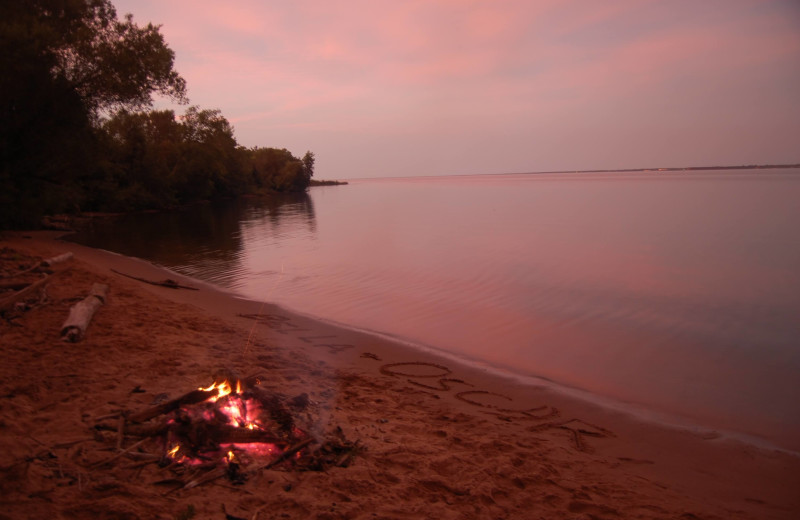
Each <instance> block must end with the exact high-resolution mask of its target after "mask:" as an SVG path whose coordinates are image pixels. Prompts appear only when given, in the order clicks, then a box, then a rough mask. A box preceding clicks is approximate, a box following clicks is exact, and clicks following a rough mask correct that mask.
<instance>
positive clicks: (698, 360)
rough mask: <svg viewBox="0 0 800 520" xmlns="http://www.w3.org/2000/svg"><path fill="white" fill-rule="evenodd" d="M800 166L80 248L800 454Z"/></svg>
mask: <svg viewBox="0 0 800 520" xmlns="http://www.w3.org/2000/svg"><path fill="white" fill-rule="evenodd" d="M797 200H800V171H798V170H787V171H769V172H755V171H750V172H748V171H736V172H716V173H714V172H712V173H705V172H703V173H663V174H661V173H659V174H630V173H626V174H602V175H598V174H590V175H587V174H575V175H572V174H569V175H501V176H477V177H450V178H408V179H381V180H364V181H356V182H352V183H351V184H350V185H348V186H341V187H324V188H314V189H312V190H311V192H310V195H308V196H301V197H295V198H290V199H285V198H283V199H275V200H272V201H269V202H266V203H260V202H259V203H256V202H254V201H251V202H243V203H232V204H226V205H222V206H203V207H198V208H194V209H193V210H192V211H190V212H185V213H182V214H157V215H140V216H136V217H130V220H129V219H127V218H126V219H121V220H120V221H118V222H114V223H113V224H112V225H111V227H109V228H108V229H103V228H102V227H99V228H98V229H97V231H96V233H95V234H94V235H93V236H91V237H88V238H87V237H84V240H88V241H89V243H90V244H93V245H98V246H100V247H104V248H106V249H112V250H115V251H119V252H122V253H124V254H129V255H133V256H140V257H144V258H148V259H150V260H153V261H155V262H157V263H159V264H163V265H167V266H169V267H171V268H173V269H175V270H177V271H179V272H182V273H185V274H189V275H191V276H195V277H198V278H202V279H205V280H208V281H211V282H214V283H217V284H220V285H223V286H225V287H228V288H230V289H232V290H234V291H236V292H238V293H240V294H242V295H244V296H247V297H250V298H254V299H257V300H269V301H274V302H276V303H279V304H281V305H285V306H287V307H290V308H293V309H296V310H299V311H301V312H305V313H308V314H312V315H316V316H321V317H325V318H329V319H332V320H335V321H339V322H341V323H346V324H351V325H354V326H357V327H361V328H365V329H371V330H376V331H382V332H387V333H390V334H394V335H397V336H401V337H404V338H408V339H411V340H414V341H417V342H420V343H423V344H427V345H432V346H435V347H437V348H441V349H444V350H449V351H451V352H454V353H458V354H461V355H465V356H468V357H472V358H476V359H480V360H483V361H486V362H488V363H491V364H493V365H495V366H501V367H508V368H511V369H513V370H515V371H519V372H523V373H526V374H535V375H539V376H544V377H548V378H551V379H553V380H556V381H559V382H562V383H565V384H569V385H573V386H576V387H580V388H584V389H587V390H590V391H592V392H596V393H598V394H602V395H606V396H610V397H613V398H617V399H621V400H623V401H628V402H636V403H641V404H644V405H646V406H648V407H652V408H655V409H658V410H662V411H666V412H670V413H676V414H681V415H683V416H685V417H689V418H692V419H697V420H700V421H701V422H702V423H704V424H709V425H711V426H714V427H718V428H726V429H733V430H738V431H743V432H748V433H754V434H758V435H763V436H766V437H769V438H770V439H773V440H777V442H779V443H780V444H782V445H783V446H790V447H792V448H793V449H795V450H798V451H800V414H798V413H797V403H798V402H800V380H798V378H797V374H798V373H799V372H800V341H799V338H800V320H798V316H800V269H798V266H800V232H798V228H797V223H798V222H800V206H798V204H797Z"/></svg>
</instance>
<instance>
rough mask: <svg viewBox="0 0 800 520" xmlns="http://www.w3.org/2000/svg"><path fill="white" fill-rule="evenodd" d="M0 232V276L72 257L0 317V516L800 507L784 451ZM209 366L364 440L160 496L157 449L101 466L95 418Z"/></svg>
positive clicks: (799, 483)
mask: <svg viewBox="0 0 800 520" xmlns="http://www.w3.org/2000/svg"><path fill="white" fill-rule="evenodd" d="M1 238H2V239H1V240H0V248H1V249H2V254H0V257H2V259H3V261H2V265H1V266H0V267H2V268H3V269H4V270H5V273H3V272H0V276H3V275H7V274H9V273H10V272H13V271H15V270H19V269H22V268H24V267H26V266H29V265H31V264H32V262H33V261H34V260H35V259H42V258H49V257H52V256H55V255H57V254H60V253H63V252H65V251H72V252H74V254H75V257H74V259H73V260H72V261H70V262H67V263H66V264H64V265H62V266H57V267H56V268H55V269H54V271H55V272H54V273H53V275H52V276H51V279H50V282H49V283H48V285H47V289H46V295H47V298H46V300H45V301H43V302H41V304H39V305H36V306H34V307H33V308H31V309H30V310H27V311H24V312H23V311H18V312H15V313H12V316H11V317H10V319H9V317H6V319H0V351H2V361H3V362H2V379H1V380H0V447H2V458H0V467H2V474H1V476H0V519H22V518H36V519H40V518H51V519H83V518H86V519H89V518H91V519H112V518H113V519H140V518H141V519H150V518H159V519H160V518H163V519H178V518H180V519H186V518H199V519H206V518H208V519H226V518H246V519H254V518H259V519H266V518H320V519H322V518H369V519H372V518H437V519H439V518H444V519H447V518H452V519H456V518H509V519H510V518H520V519H521V518H525V519H537V518H542V519H552V518H569V519H593V518H615V519H618V518H684V519H693V518H718V519H731V518H732V519H736V518H752V519H772V518H774V519H778V518H785V519H789V518H799V517H800V493H798V490H800V457H798V456H797V455H796V454H790V453H786V452H779V451H774V450H766V449H762V448H757V447H754V446H751V445H747V444H743V443H740V442H738V441H735V440H731V439H726V438H724V437H721V436H718V435H714V434H708V433H707V432H706V433H705V434H701V433H698V432H697V431H694V432H693V431H687V430H680V429H675V428H668V427H663V426H659V425H656V424H651V423H646V422H642V421H639V420H637V419H635V418H634V417H632V416H630V415H627V414H625V413H621V412H618V411H612V410H608V409H604V408H601V407H599V406H597V405H595V404H592V403H590V402H587V401H581V400H579V399H576V398H574V397H569V396H567V395H565V394H563V393H559V392H556V391H553V389H551V388H549V387H547V386H545V385H542V386H530V385H528V386H525V385H522V384H520V383H517V382H514V381H511V380H508V379H503V378H500V377H497V376H495V375H492V374H491V373H489V372H488V371H486V370H482V369H480V368H476V367H470V366H466V365H459V364H457V363H456V362H454V361H452V360H448V359H443V358H437V357H435V356H434V355H433V354H431V353H427V352H422V351H419V350H415V349H411V348H408V347H406V346H404V345H402V344H398V343H393V342H391V341H389V340H387V339H383V338H378V337H374V336H370V335H366V334H362V333H359V332H355V331H351V330H347V329H342V328H337V327H335V326H332V325H330V324H327V323H324V322H319V321H315V320H311V319H308V318H305V317H302V316H297V315H294V314H292V313H289V312H287V311H285V310H283V309H280V308H277V307H275V306H272V305H269V304H260V303H253V302H246V301H242V300H238V299H236V298H233V297H231V296H230V295H227V294H224V293H221V292H218V291H216V290H214V289H213V288H211V287H207V286H203V285H200V287H201V290H200V291H188V290H176V289H170V288H165V287H158V286H154V285H149V284H145V283H141V282H139V281H135V280H132V279H130V278H126V277H124V276H121V275H119V274H116V273H114V272H112V271H111V269H112V268H114V269H116V270H118V271H120V272H124V273H128V274H131V275H134V276H139V277H142V278H147V279H152V280H163V279H165V278H168V277H169V278H173V279H177V280H178V281H180V282H181V283H185V284H187V285H199V284H198V283H197V282H196V281H193V280H187V279H183V278H180V277H178V276H177V275H174V274H172V273H167V272H165V271H162V270H160V269H158V268H157V267H155V266H152V265H150V264H147V263H145V262H142V261H139V260H135V259H130V258H126V257H121V256H118V255H114V254H110V253H107V252H103V251H97V250H93V249H90V248H85V247H82V246H78V245H75V244H69V243H65V242H60V241H58V240H56V239H55V235H54V234H51V233H28V234H22V233H6V234H4V235H3V236H2V237H1ZM0 281H1V280H0ZM95 282H101V283H106V284H108V285H109V286H110V294H109V299H108V302H107V304H106V305H105V306H103V307H101V308H100V310H99V311H98V312H97V314H96V315H95V317H94V319H93V321H92V323H91V325H90V327H89V329H88V332H87V335H86V337H85V339H84V340H83V341H81V342H79V343H74V344H73V343H65V342H62V341H60V337H59V329H60V326H61V324H62V323H63V322H64V319H65V318H66V316H67V313H68V311H69V308H70V306H71V305H72V304H73V303H74V302H75V301H76V299H80V298H82V297H83V296H85V295H86V294H87V293H88V291H89V289H90V287H91V286H92V284H93V283H95ZM240 314H250V315H256V316H259V317H260V319H258V320H254V319H250V318H245V317H241V316H240ZM220 369H232V370H235V371H237V372H238V373H241V374H245V375H249V374H253V373H260V374H262V375H264V376H265V377H266V381H265V382H264V383H263V386H265V387H267V388H270V389H272V390H275V391H277V392H281V393H284V394H287V395H296V394H299V393H302V392H307V393H308V394H309V395H310V397H311V399H312V401H313V402H314V403H315V410H316V412H315V413H316V431H314V432H313V433H314V434H315V435H318V436H320V437H321V438H322V437H324V436H325V434H326V432H330V431H332V430H333V429H335V428H336V427H337V426H338V427H341V428H342V430H343V431H344V434H345V436H346V437H347V438H348V439H350V440H354V441H356V440H357V441H359V442H360V443H361V444H362V445H363V446H364V447H365V448H366V450H365V451H363V452H362V453H360V454H359V455H357V456H356V457H355V458H354V459H353V460H352V463H351V464H350V465H349V467H333V468H330V469H328V470H327V471H324V472H319V471H316V472H314V471H304V472H300V471H293V470H292V469H291V467H280V468H276V469H268V470H262V471H260V472H258V473H257V474H254V475H252V476H251V478H250V479H249V480H248V481H247V482H246V483H245V484H244V485H240V486H234V485H232V484H231V483H230V482H228V481H226V480H225V479H224V478H223V479H217V480H215V481H212V482H209V483H206V484H204V485H200V486H198V487H195V488H192V489H187V490H177V491H172V492H169V491H171V490H172V488H165V487H164V486H161V485H157V484H155V483H156V482H159V481H162V480H165V479H167V478H169V477H170V476H171V474H170V471H169V470H168V469H165V468H160V467H159V466H157V465H156V464H145V465H141V464H139V465H138V467H135V466H136V464H135V462H134V461H131V460H129V459H128V458H127V457H126V456H120V457H118V458H117V459H115V460H114V461H113V462H112V463H108V464H101V465H97V464H96V463H97V462H102V461H104V460H107V459H109V458H110V457H112V456H113V455H114V454H115V453H116V451H115V450H116V446H115V445H114V442H109V438H108V437H109V435H111V436H112V439H113V435H112V434H110V433H109V432H105V433H98V432H96V431H95V429H94V426H95V424H96V423H97V422H98V417H102V416H104V415H109V414H113V413H115V412H118V411H120V410H133V411H136V410H141V409H144V408H147V407H148V406H150V405H151V403H153V402H154V400H155V399H157V397H158V396H159V395H161V396H162V398H163V394H167V395H168V396H169V397H175V396H178V395H181V394H183V393H185V392H187V391H189V390H192V389H194V388H197V387H198V386H201V385H207V384H208V383H210V382H211V380H212V379H213V378H214V374H217V373H219V371H220ZM134 389H137V391H136V392H134ZM138 390H144V392H140V391H138ZM134 441H135V439H125V442H124V447H128V446H130V445H131V444H133V442H134ZM223 508H224V511H225V512H223ZM226 514H227V515H229V516H227V517H226Z"/></svg>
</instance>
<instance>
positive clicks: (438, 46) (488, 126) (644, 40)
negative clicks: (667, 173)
mask: <svg viewBox="0 0 800 520" xmlns="http://www.w3.org/2000/svg"><path fill="white" fill-rule="evenodd" d="M112 1H113V2H114V4H115V5H116V7H117V10H118V12H119V15H120V16H121V15H122V14H124V13H128V12H130V13H133V15H134V20H135V21H137V22H138V23H140V24H145V23H147V22H152V23H154V24H160V25H162V29H161V30H162V33H163V34H164V36H165V37H166V40H167V42H168V44H169V45H170V47H171V48H172V49H173V50H174V51H175V53H176V68H177V70H178V72H180V73H181V74H182V75H183V77H184V78H186V80H187V82H188V85H189V97H190V100H191V103H192V104H195V105H199V106H200V107H201V108H218V109H221V110H222V113H223V114H224V115H225V116H226V117H227V118H228V120H229V121H230V122H231V123H232V124H233V126H234V128H235V131H236V137H237V139H238V141H239V142H240V143H241V144H243V145H245V146H256V145H258V146H272V147H277V148H287V149H289V150H290V151H292V152H293V153H294V154H295V155H302V154H303V153H305V151H306V150H311V151H313V152H314V153H315V154H316V156H317V172H316V177H318V178H321V179H333V178H338V179H346V178H357V177H384V176H398V175H448V174H476V173H504V172H531V171H545V170H578V169H596V168H597V169H607V168H635V167H662V166H663V167H668V166H703V165H716V164H753V163H758V164H764V163H797V162H800V2H798V1H797V0H776V1H767V0H669V1H648V0H619V1H596V0H519V1H517V0H409V1H397V0H360V1H356V0H342V1H337V2H323V1H312V0H293V1H290V2H289V1H281V0H271V1H259V0H230V1H227V2H220V1H218V0H191V1H189V0H112ZM158 106H159V107H164V106H165V105H164V104H163V103H159V104H158ZM175 109H176V111H177V112H182V110H183V107H175Z"/></svg>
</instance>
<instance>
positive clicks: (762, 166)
mask: <svg viewBox="0 0 800 520" xmlns="http://www.w3.org/2000/svg"><path fill="white" fill-rule="evenodd" d="M781 168H800V163H799V164H747V165H739V166H685V167H673V168H615V169H609V170H554V171H542V172H521V173H520V175H539V174H547V173H620V172H626V173H636V172H688V171H711V170H774V169H781ZM499 175H508V174H505V173H503V174H499Z"/></svg>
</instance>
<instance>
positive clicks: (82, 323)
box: [61, 283, 108, 343]
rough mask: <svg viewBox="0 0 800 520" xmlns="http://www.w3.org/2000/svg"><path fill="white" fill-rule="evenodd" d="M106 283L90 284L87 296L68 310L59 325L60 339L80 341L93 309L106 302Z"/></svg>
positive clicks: (72, 341)
mask: <svg viewBox="0 0 800 520" xmlns="http://www.w3.org/2000/svg"><path fill="white" fill-rule="evenodd" d="M107 294H108V285H105V284H101V283H96V284H94V285H92V290H91V291H90V292H89V296H87V297H86V298H84V299H83V300H81V301H79V302H78V303H76V304H75V305H73V306H72V308H70V310H69V316H67V320H66V321H65V322H64V324H63V325H62V326H61V339H62V340H63V341H69V342H71V343H75V342H77V341H80V339H81V338H82V337H83V335H84V334H85V333H86V329H87V328H88V327H89V322H90V321H92V316H94V313H95V311H97V309H98V308H99V307H100V306H101V305H103V304H104V303H105V302H106V297H107Z"/></svg>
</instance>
